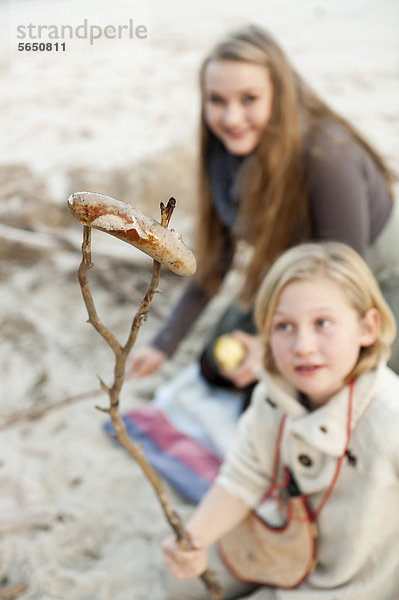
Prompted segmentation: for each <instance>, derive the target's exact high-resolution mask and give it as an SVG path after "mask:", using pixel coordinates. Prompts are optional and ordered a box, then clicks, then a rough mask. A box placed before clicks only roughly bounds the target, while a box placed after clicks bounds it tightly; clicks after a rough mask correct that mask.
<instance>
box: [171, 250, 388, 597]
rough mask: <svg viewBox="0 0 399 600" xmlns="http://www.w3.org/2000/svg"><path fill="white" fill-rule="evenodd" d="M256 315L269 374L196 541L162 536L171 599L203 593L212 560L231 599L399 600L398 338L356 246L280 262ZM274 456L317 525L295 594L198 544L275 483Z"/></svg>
mask: <svg viewBox="0 0 399 600" xmlns="http://www.w3.org/2000/svg"><path fill="white" fill-rule="evenodd" d="M255 316H256V322H257V327H258V330H259V332H260V334H261V338H262V340H263V345H264V350H265V359H264V367H265V369H264V371H263V372H262V373H261V375H260V376H261V382H260V383H259V384H258V386H257V387H256V388H255V391H254V394H253V398H252V402H251V405H250V407H249V408H248V410H247V411H246V413H244V415H243V416H242V417H241V420H240V424H239V432H238V437H237V441H236V444H235V446H234V448H232V450H231V451H230V453H229V454H228V456H227V458H226V460H225V463H224V464H223V466H222V469H221V471H220V474H219V476H218V478H217V480H216V482H215V484H214V485H213V487H212V488H211V490H210V491H209V492H208V494H207V495H206V496H205V498H204V500H203V501H202V502H201V503H200V505H199V506H198V508H197V509H196V510H195V512H194V514H193V516H192V517H191V518H190V520H189V522H188V525H187V526H188V529H189V531H190V533H191V536H192V540H193V543H194V546H195V549H194V550H192V551H189V552H182V551H180V550H179V548H178V545H177V544H176V542H175V540H174V539H172V538H168V539H167V540H165V541H164V543H163V551H164V557H165V562H166V564H167V565H168V567H169V568H170V570H171V571H172V573H174V575H175V576H176V577H177V578H178V579H175V578H172V589H171V591H170V596H169V597H170V598H173V600H179V599H180V598H181V599H184V600H189V599H198V598H204V599H205V598H207V594H206V591H205V588H203V587H202V585H201V582H200V581H199V580H198V579H190V578H194V577H196V576H197V575H199V574H200V573H202V572H203V571H204V569H205V568H206V566H207V565H208V562H209V566H210V567H213V568H214V569H216V571H217V572H218V574H219V577H220V579H221V582H222V584H223V586H224V588H225V598H226V599H232V598H244V597H245V598H251V599H255V598H256V599H258V600H270V599H273V600H291V599H292V600H397V599H398V598H399V552H398V539H399V510H398V507H399V435H398V422H399V378H398V376H397V375H396V374H395V373H394V372H393V371H391V370H390V369H389V368H388V367H387V366H386V363H385V361H386V360H387V359H388V357H389V348H390V344H391V342H392V340H393V338H394V335H395V323H394V319H393V317H392V314H391V312H390V309H389V308H388V306H387V304H386V302H385V300H384V298H383V297H382V294H381V292H380V289H379V287H378V285H377V283H376V281H375V279H374V277H373V275H372V273H371V271H370V270H369V268H368V267H367V266H366V264H365V262H364V261H363V259H362V258H361V257H360V256H359V255H358V254H357V253H356V252H355V251H354V250H352V249H351V248H350V247H349V246H346V245H345V244H342V243H340V242H322V243H318V244H313V243H307V244H303V245H299V246H297V247H295V248H292V249H290V250H288V251H286V252H285V253H284V254H283V255H282V256H281V257H280V258H278V259H277V261H276V262H275V263H274V265H273V266H272V268H271V269H270V271H269V272H268V274H267V276H266V278H265V279H264V281H263V283H262V285H261V287H260V289H259V292H258V295H257V299H256V306H255ZM284 415H285V421H284V428H283V431H281V423H282V418H283V416H284ZM276 455H277V456H278V457H279V460H278V476H279V480H280V481H282V479H283V472H284V470H285V471H286V472H287V469H288V472H289V473H290V474H291V478H292V481H295V483H296V485H297V487H298V488H299V490H300V492H301V493H302V494H304V495H305V496H306V502H307V505H308V508H309V515H310V519H313V520H314V522H315V526H316V528H317V537H316V540H315V544H316V550H315V564H314V567H313V569H312V570H311V571H310V573H309V574H307V576H305V578H304V580H303V581H302V583H299V585H298V586H297V587H295V588H293V589H284V581H283V582H281V585H280V587H270V586H268V585H266V584H262V585H259V584H257V583H256V582H254V583H248V582H247V583H245V582H242V581H239V580H238V579H236V578H235V577H234V576H233V575H232V574H230V573H229V571H228V569H227V568H226V567H225V566H224V565H223V564H222V562H221V560H220V558H219V557H218V555H217V552H216V550H215V547H213V548H212V549H211V551H210V553H209V559H208V553H207V549H208V548H209V547H210V546H211V545H213V544H214V543H215V542H216V541H217V540H219V539H220V538H222V536H224V535H225V534H226V533H227V532H229V531H230V530H232V529H233V528H234V527H235V526H236V525H237V524H238V523H239V522H241V521H242V520H243V519H244V518H245V517H246V516H247V515H248V513H249V511H250V510H251V509H253V508H254V507H256V506H257V505H258V504H259V503H260V501H261V499H262V498H263V497H264V496H265V494H266V493H267V491H268V489H270V486H271V482H272V479H273V470H274V466H275V465H273V463H274V461H275V457H276ZM277 506H278V507H279V508H278V510H277V508H276V511H277V512H276V514H277V515H278V514H279V513H280V516H281V517H282V518H283V519H287V518H288V519H289V518H290V517H289V516H288V517H287V512H286V510H285V509H284V508H283V507H281V505H277V504H276V507H277ZM280 525H281V523H280ZM238 544H240V540H239V541H238ZM227 558H228V557H227Z"/></svg>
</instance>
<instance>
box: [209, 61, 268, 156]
mask: <svg viewBox="0 0 399 600" xmlns="http://www.w3.org/2000/svg"><path fill="white" fill-rule="evenodd" d="M204 93H205V97H204V117H205V121H206V123H207V125H208V127H209V128H210V130H211V131H212V133H213V134H214V135H215V136H216V137H217V138H219V139H220V140H221V142H222V143H223V145H224V146H225V147H226V149H227V150H228V151H229V152H230V153H231V154H235V155H237V156H244V155H246V154H249V153H250V152H252V151H253V150H254V149H255V148H256V146H257V145H258V144H259V141H260V138H261V136H262V133H263V131H264V129H265V127H266V125H267V124H268V122H269V120H270V116H271V112H272V98H273V90H272V84H271V81H270V77H269V72H268V70H267V69H266V67H263V66H262V65H256V64H253V63H249V62H242V61H230V60H212V61H211V62H210V63H209V64H208V65H207V67H206V69H205V73H204Z"/></svg>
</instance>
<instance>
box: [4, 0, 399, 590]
mask: <svg viewBox="0 0 399 600" xmlns="http://www.w3.org/2000/svg"><path fill="white" fill-rule="evenodd" d="M120 2H121V3H123V0H120ZM57 4H58V3H57V2H56V1H53V0H52V2H50V0H48V1H47V2H40V1H39V0H29V1H28V0H18V2H14V1H13V2H6V1H4V0H0V23H1V33H2V35H1V36H0V37H1V42H0V48H1V56H0V71H1V96H0V115H1V136H0V281H1V286H0V372H1V391H0V395H1V413H2V416H1V418H2V423H4V422H5V421H6V420H7V419H9V418H10V417H12V416H13V415H15V414H18V413H21V412H23V411H28V410H32V409H41V408H43V407H45V406H47V405H49V404H52V403H55V402H59V401H61V400H63V399H66V398H74V397H76V396H78V395H79V394H82V393H89V395H90V393H92V394H91V396H90V397H89V398H87V399H85V400H80V401H78V402H75V403H70V404H69V405H68V406H67V407H64V408H62V409H59V410H55V411H52V412H49V413H48V414H47V415H46V416H43V417H42V418H40V419H36V420H34V421H22V422H19V423H16V424H14V425H12V426H7V427H5V428H2V429H1V434H0V594H1V589H2V587H4V586H7V585H11V584H15V583H18V582H22V583H24V584H26V586H27V589H26V591H25V592H24V593H22V594H20V595H19V597H20V598H21V599H22V600H163V599H164V598H165V592H164V577H165V573H164V568H163V565H162V557H161V553H160V550H159V542H160V540H161V539H162V537H164V535H165V534H166V532H167V531H168V528H167V525H166V524H165V522H164V519H163V516H162V514H161V511H160V508H159V505H158V503H157V500H156V498H155V497H154V494H153V492H152V490H151V489H150V487H149V485H148V483H147V482H146V481H145V479H144V478H143V476H142V474H141V472H140V470H139V468H138V467H137V465H136V464H135V463H134V462H133V461H132V460H131V459H130V458H129V457H128V456H127V455H126V454H125V453H124V452H123V451H121V450H118V449H117V448H116V447H115V446H114V445H113V444H112V443H111V442H110V441H109V440H108V438H107V437H106V435H105V434H104V432H103V430H102V424H103V422H104V419H105V416H104V414H102V413H100V412H98V411H96V410H95V409H94V406H95V404H103V405H104V403H105V401H106V398H105V397H104V396H103V395H101V394H99V392H98V390H99V388H98V382H97V379H96V375H97V374H98V375H101V377H102V378H103V379H104V380H105V381H110V379H111V377H112V368H113V357H112V354H111V353H110V351H109V350H108V348H107V347H106V346H105V344H104V342H103V340H102V339H101V338H100V337H99V336H98V335H97V333H96V332H95V331H94V330H93V329H92V328H91V327H90V326H89V325H88V324H86V323H85V321H86V313H85V309H84V306H83V302H82V299H81V295H80V289H79V286H78V283H77V278H76V272H77V268H78V264H79V261H80V255H79V245H80V241H81V228H80V226H79V225H78V224H77V223H76V222H75V221H73V220H72V219H71V217H70V215H69V213H68V210H67V208H66V200H67V197H68V196H69V194H70V193H71V192H74V191H79V190H82V189H88V190H92V191H99V192H103V193H107V194H109V195H111V196H113V197H115V198H118V199H119V200H123V201H127V202H131V203H132V204H135V205H137V206H139V207H140V208H142V209H144V210H145V211H146V212H148V213H149V214H151V215H152V216H154V217H155V218H158V205H159V202H160V201H166V200H167V199H168V197H169V196H172V195H173V196H175V197H176V199H177V202H178V206H177V209H176V214H175V215H174V217H173V221H172V226H173V227H174V228H176V229H177V230H179V231H181V232H182V233H183V235H184V237H185V239H186V240H187V241H188V242H190V241H191V239H192V238H191V235H192V211H193V198H194V188H195V186H194V173H195V170H194V161H195V145H196V144H195V141H196V130H197V111H198V97H197V87H196V85H197V84H196V76H197V69H198V65H199V61H200V59H201V56H202V55H203V54H204V52H205V51H206V49H207V48H208V47H209V46H210V45H211V44H212V43H213V41H214V40H215V39H216V38H217V37H218V36H219V35H220V34H222V33H223V32H224V31H226V30H227V29H230V28H231V27H233V26H236V25H237V24H240V23H243V22H248V21H252V22H256V21H257V22H259V23H261V24H263V25H265V26H267V27H269V28H270V29H271V30H273V31H274V32H275V34H276V36H277V38H278V39H279V40H280V41H281V43H282V45H283V46H284V47H285V49H286V50H287V52H288V54H289V55H290V57H291V58H292V60H293V61H294V63H295V65H296V66H297V68H298V69H299V70H300V71H301V72H302V73H303V74H304V75H305V76H306V77H307V78H308V80H309V81H310V82H311V83H312V85H313V86H314V87H315V88H316V89H317V90H318V91H319V92H320V93H321V94H323V95H324V97H326V98H327V99H328V100H329V101H330V103H331V104H332V105H333V106H334V107H335V108H337V109H338V110H340V111H342V112H343V113H344V114H345V115H346V116H347V117H348V118H350V119H352V120H353V121H354V122H355V123H356V124H357V126H358V127H359V128H360V129H361V130H362V131H363V132H364V133H365V134H366V135H367V136H368V137H369V139H370V140H371V141H372V142H374V143H375V144H376V145H377V147H378V148H379V149H380V151H381V152H382V154H384V155H385V156H386V157H387V158H388V159H389V160H390V162H391V164H392V165H393V166H395V167H397V168H398V167H399V161H398V156H399V114H398V106H399V39H398V36H397V30H398V24H399V5H398V3H397V1H396V0H379V1H378V2H377V0H336V1H334V2H332V1H329V2H328V1H327V0H303V1H301V2H296V1H294V0H248V2H246V3H245V10H244V8H243V6H242V4H243V3H238V2H234V1H233V2H232V1H231V0H219V2H217V3H213V2H212V3H211V2H208V1H205V2H202V3H192V4H189V3H187V2H186V3H184V4H183V3H180V2H177V0H171V1H168V2H164V3H162V2H161V0H156V1H153V2H152V3H151V15H150V16H149V17H148V18H149V19H150V20H149V21H148V28H149V32H150V38H151V53H150V55H148V56H144V58H143V63H142V64H141V63H140V64H135V65H133V67H132V64H131V55H130V54H129V53H131V46H129V43H128V42H127V43H126V44H125V45H120V46H119V50H118V52H119V53H117V54H115V56H114V57H112V56H111V62H109V53H108V49H109V48H110V46H109V45H108V46H107V45H106V43H105V42H103V43H99V44H98V45H97V46H96V45H94V46H93V47H92V48H91V49H90V51H87V52H83V51H82V52H81V53H80V54H79V53H78V54H73V53H72V54H71V55H70V54H68V53H66V54H68V56H65V57H64V58H63V57H61V58H60V57H58V59H57V60H58V63H57V64H56V65H54V63H53V65H52V67H53V70H51V68H50V66H49V65H50V62H49V61H48V57H47V58H46V57H44V56H43V57H41V58H40V57H39V58H40V60H39V61H38V62H37V63H35V64H34V65H33V66H32V67H31V68H24V65H23V57H22V59H21V57H19V58H18V60H19V62H18V64H17V63H16V62H15V57H13V54H12V52H11V50H10V48H14V46H15V43H16V40H15V30H13V29H12V28H11V25H10V23H9V21H8V14H9V13H11V12H12V11H13V14H14V18H17V19H22V18H23V16H25V17H27V16H29V18H32V19H33V18H34V17H35V18H36V20H39V16H40V11H41V10H45V9H48V7H49V5H52V6H53V8H54V6H57ZM86 4H87V3H86ZM117 4H118V2H115V6H116V5H117ZM130 4H131V3H130ZM82 6H83V5H82V4H81V3H79V2H78V1H77V0H69V3H68V7H69V8H68V10H69V11H70V14H71V18H72V16H73V17H74V18H75V19H76V18H78V17H80V16H83V12H82V10H83V9H82ZM147 8H148V7H147ZM33 9H34V12H33V15H34V17H31V13H32V10H33ZM148 14H149V13H148ZM38 15H39V16H38ZM133 16H134V15H133ZM54 18H56V12H55V13H54ZM7 33H8V41H7ZM8 44H9V46H8ZM107 53H108V54H107ZM14 54H15V52H14ZM64 59H65V61H64V62H63V60H64ZM21 60H22V62H21ZM26 60H28V58H27V59H26ZM55 60H56V58H55V57H54V61H55ZM107 61H108V62H107ZM106 237H107V236H105V235H104V234H98V235H95V236H94V245H93V248H94V263H95V268H94V270H93V272H92V274H91V276H90V280H91V282H92V286H93V292H94V296H95V299H96V301H97V305H98V311H99V313H100V315H101V316H102V317H103V319H104V321H105V322H106V323H107V324H108V325H109V326H110V328H111V329H112V330H113V331H114V332H115V333H116V334H117V335H118V336H119V337H120V339H121V341H122V340H124V339H125V338H126V336H127V333H128V329H129V326H130V322H131V319H132V316H133V314H134V312H135V310H136V308H137V306H138V303H139V300H140V298H141V297H142V294H143V293H144V290H145V288H146V285H147V283H148V281H149V277H150V266H151V262H150V260H147V258H145V257H144V256H141V255H140V253H139V252H138V251H136V250H134V249H132V248H130V247H128V246H127V245H125V244H123V243H122V242H119V241H116V240H112V239H104V238H106ZM182 285H184V281H182V280H181V279H179V278H178V277H177V276H175V275H173V274H170V273H168V272H167V271H166V270H163V271H162V280H161V287H162V290H163V293H162V294H160V295H158V296H157V297H156V299H155V301H154V303H153V307H152V310H151V314H150V317H149V319H148V321H147V322H146V323H145V324H144V326H143V328H142V331H141V332H140V336H139V339H138V345H143V344H144V343H145V342H146V340H148V339H149V337H150V336H151V335H152V333H153V331H154V330H155V329H156V328H157V326H158V325H159V324H160V322H161V321H162V319H163V318H164V317H165V315H167V313H168V310H169V308H170V307H171V305H172V304H173V302H174V300H175V299H176V297H177V295H178V294H179V291H180V289H181V288H182ZM223 301H224V300H223V297H222V298H221V300H219V301H218V302H217V303H216V304H215V305H214V306H213V307H211V309H208V310H207V311H206V313H205V314H204V315H203V317H202V318H201V320H200V322H199V323H198V324H197V325H196V327H195V329H194V331H193V333H192V334H191V335H190V337H189V338H188V339H187V340H185V342H184V344H183V346H182V347H181V348H180V349H179V351H178V353H177V354H176V355H175V357H174V358H173V360H172V361H170V362H169V363H168V364H167V365H166V366H165V367H164V368H163V369H162V371H161V372H160V373H159V374H157V375H156V376H155V377H152V378H150V379H148V380H143V381H142V382H140V383H136V384H133V382H131V381H128V382H127V383H126V386H125V387H124V390H123V394H122V410H128V409H130V408H132V407H135V406H139V405H142V404H143V403H145V402H148V401H149V400H150V399H151V397H152V394H153V391H154V389H155V387H156V386H157V385H158V384H159V383H161V382H162V381H165V380H167V379H168V378H170V377H171V376H172V375H173V374H174V373H176V372H177V371H178V370H179V369H180V368H181V367H182V366H184V365H186V364H187V363H188V362H190V361H191V360H194V358H195V356H196V353H197V351H198V349H199V347H200V345H201V343H202V340H203V339H204V337H205V335H206V332H207V329H208V328H209V326H210V324H211V322H212V320H213V319H214V318H215V316H216V314H217V312H218V310H220V309H221V307H222V305H223ZM171 495H172V498H173V503H174V504H175V506H176V507H177V509H178V510H179V511H181V513H182V515H186V514H187V513H188V512H189V511H190V510H191V507H190V506H188V505H187V504H186V503H184V502H183V501H182V499H181V498H179V497H178V496H177V495H176V494H174V493H173V492H172V491H171ZM0 597H2V596H0Z"/></svg>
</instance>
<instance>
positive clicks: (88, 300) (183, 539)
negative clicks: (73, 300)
mask: <svg viewBox="0 0 399 600" xmlns="http://www.w3.org/2000/svg"><path fill="white" fill-rule="evenodd" d="M174 207H175V201H174V199H173V198H171V199H170V200H169V202H168V204H167V206H166V207H165V205H164V204H163V203H162V202H161V223H162V225H163V226H164V227H167V226H168V224H169V221H170V218H171V216H172V213H173V210H174ZM92 266H93V263H92V261H91V229H90V227H87V226H84V228H83V244H82V262H81V264H80V267H79V272H78V278H79V283H80V287H81V290H82V295H83V300H84V303H85V305H86V309H87V313H88V316H89V318H88V322H89V323H90V324H91V325H92V326H93V327H94V328H95V329H96V330H97V331H98V333H99V334H100V335H101V336H102V337H103V338H104V340H105V341H106V343H107V344H108V345H109V346H110V348H111V349H112V351H113V352H114V355H115V367H114V381H113V384H112V386H111V387H110V386H108V385H106V384H105V383H104V381H102V380H101V379H100V384H101V387H102V389H103V390H104V391H105V392H106V393H107V394H108V397H109V408H100V407H96V408H98V409H99V410H101V411H103V412H106V413H108V414H109V416H110V419H111V421H112V424H113V426H114V429H115V432H116V435H115V437H116V439H117V440H118V442H119V443H120V444H121V445H122V446H123V447H124V448H125V450H127V452H128V453H129V454H130V456H132V457H133V458H134V459H135V460H136V461H137V463H138V464H139V466H140V467H141V469H142V471H143V473H144V475H145V476H146V478H147V479H148V481H149V482H150V483H151V485H152V487H153V488H154V490H155V493H156V495H157V497H158V499H159V502H160V503H161V507H162V509H163V512H164V514H165V516H166V518H167V520H168V522H169V524H170V526H171V527H172V529H173V531H174V532H175V534H176V536H177V539H178V540H179V542H180V546H181V547H182V548H183V549H190V548H192V544H191V540H190V535H189V533H188V532H187V531H186V529H185V527H184V524H183V521H182V520H181V518H180V517H179V515H178V514H177V513H176V511H175V510H174V509H173V507H172V505H171V502H170V500H169V497H168V495H167V493H166V490H165V488H164V486H163V484H162V481H161V479H160V477H159V475H158V473H157V472H156V471H155V470H154V469H153V467H152V466H151V465H150V463H149V462H148V461H147V459H146V457H145V456H144V454H143V452H142V450H141V447H140V446H139V445H138V444H135V443H134V442H133V441H132V440H131V438H130V437H129V436H128V434H127V431H126V427H125V424H124V422H123V419H122V418H121V416H120V412H119V397H120V392H121V389H122V385H123V383H124V379H125V368H126V360H127V358H128V355H129V353H130V351H131V349H132V348H133V346H134V343H135V341H136V338H137V334H138V331H139V329H140V326H141V324H142V322H143V321H144V320H145V319H146V317H147V313H148V311H149V308H150V306H151V302H152V299H153V297H154V294H155V293H156V292H158V291H159V290H158V284H159V278H160V269H161V263H159V262H157V261H156V260H154V264H153V270H152V278H151V283H150V285H149V287H148V289H147V292H146V293H145V295H144V298H143V300H142V302H141V304H140V307H139V309H138V311H137V313H136V314H135V316H134V318H133V322H132V325H131V329H130V333H129V336H128V339H127V341H126V343H125V345H124V346H122V345H121V344H120V343H119V342H118V340H117V339H116V337H115V336H114V335H113V333H112V332H111V331H110V330H109V329H108V328H107V327H106V326H105V325H104V324H103V323H102V321H101V320H100V318H99V317H98V315H97V312H96V309H95V306H94V301H93V297H92V294H91V290H90V286H89V282H88V277H87V274H88V271H89V270H90V269H91V268H92ZM201 579H202V581H203V582H204V584H205V586H206V588H207V589H208V592H209V595H210V597H211V598H212V599H214V600H222V599H223V590H222V589H221V587H220V586H219V584H218V582H217V580H216V577H215V574H214V573H213V572H212V571H211V570H209V569H208V570H206V571H205V572H204V573H203V574H202V575H201Z"/></svg>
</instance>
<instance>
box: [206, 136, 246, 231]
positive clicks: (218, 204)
mask: <svg viewBox="0 0 399 600" xmlns="http://www.w3.org/2000/svg"><path fill="white" fill-rule="evenodd" d="M244 159H245V156H234V155H233V154H230V153H229V152H228V151H227V150H226V148H225V147H224V146H223V144H222V143H221V142H220V141H219V140H217V139H216V138H213V140H212V142H211V149H210V153H209V161H208V166H209V177H210V182H211V190H212V195H213V202H214V206H215V209H216V212H217V214H218V216H219V219H220V221H221V222H222V223H223V225H225V227H226V228H227V229H228V230H231V229H232V227H233V226H234V224H235V222H236V220H237V216H238V210H239V202H240V199H239V170H240V167H241V165H242V163H243V161H244Z"/></svg>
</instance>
